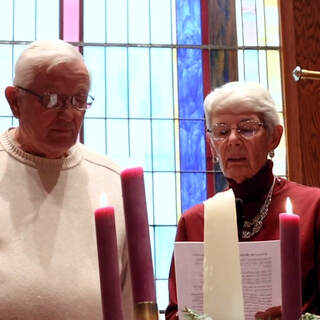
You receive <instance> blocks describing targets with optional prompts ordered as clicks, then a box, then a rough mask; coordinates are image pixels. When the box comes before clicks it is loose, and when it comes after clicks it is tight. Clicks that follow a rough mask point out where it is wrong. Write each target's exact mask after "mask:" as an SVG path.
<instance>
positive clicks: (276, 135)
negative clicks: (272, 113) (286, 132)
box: [269, 124, 283, 151]
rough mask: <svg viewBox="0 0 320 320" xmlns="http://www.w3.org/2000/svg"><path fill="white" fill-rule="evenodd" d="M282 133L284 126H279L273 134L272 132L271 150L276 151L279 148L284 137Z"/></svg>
mask: <svg viewBox="0 0 320 320" xmlns="http://www.w3.org/2000/svg"><path fill="white" fill-rule="evenodd" d="M282 133H283V127H282V125H280V124H278V125H276V126H275V127H274V128H273V130H272V132H271V140H270V150H269V151H271V150H274V149H276V148H277V147H278V145H279V143H280V140H281V137H282Z"/></svg>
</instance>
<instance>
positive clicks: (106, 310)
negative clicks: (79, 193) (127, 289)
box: [95, 207, 123, 320]
mask: <svg viewBox="0 0 320 320" xmlns="http://www.w3.org/2000/svg"><path fill="white" fill-rule="evenodd" d="M95 221H96V233H97V248H98V258H99V271H100V289H101V299H102V312H103V319H104V320H107V319H114V320H123V313H122V306H121V289H120V277H119V262H118V251H117V250H118V249H117V237H116V228H115V219H114V209H113V208H112V207H104V208H99V209H97V210H96V211H95Z"/></svg>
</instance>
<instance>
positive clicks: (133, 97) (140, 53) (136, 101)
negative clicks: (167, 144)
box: [128, 48, 150, 118]
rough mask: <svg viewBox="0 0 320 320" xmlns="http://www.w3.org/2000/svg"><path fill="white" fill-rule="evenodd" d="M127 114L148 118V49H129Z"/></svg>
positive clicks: (132, 116)
mask: <svg viewBox="0 0 320 320" xmlns="http://www.w3.org/2000/svg"><path fill="white" fill-rule="evenodd" d="M128 52H129V101H130V102H129V103H130V104H129V114H130V117H131V118H149V117H150V72H149V49H147V48H129V49H128Z"/></svg>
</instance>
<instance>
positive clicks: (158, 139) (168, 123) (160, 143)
mask: <svg viewBox="0 0 320 320" xmlns="http://www.w3.org/2000/svg"><path fill="white" fill-rule="evenodd" d="M173 124H174V123H173V120H153V121H152V151H153V170H155V171H174V170H175V150H174V128H173Z"/></svg>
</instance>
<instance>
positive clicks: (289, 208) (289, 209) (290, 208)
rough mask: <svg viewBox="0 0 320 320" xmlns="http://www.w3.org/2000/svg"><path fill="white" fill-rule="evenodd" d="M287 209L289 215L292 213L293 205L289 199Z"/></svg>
mask: <svg viewBox="0 0 320 320" xmlns="http://www.w3.org/2000/svg"><path fill="white" fill-rule="evenodd" d="M286 209H287V210H286V211H287V213H292V203H291V200H290V198H289V197H287V200H286Z"/></svg>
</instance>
